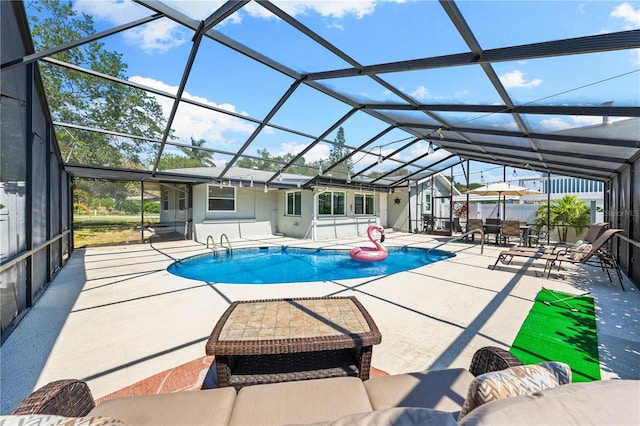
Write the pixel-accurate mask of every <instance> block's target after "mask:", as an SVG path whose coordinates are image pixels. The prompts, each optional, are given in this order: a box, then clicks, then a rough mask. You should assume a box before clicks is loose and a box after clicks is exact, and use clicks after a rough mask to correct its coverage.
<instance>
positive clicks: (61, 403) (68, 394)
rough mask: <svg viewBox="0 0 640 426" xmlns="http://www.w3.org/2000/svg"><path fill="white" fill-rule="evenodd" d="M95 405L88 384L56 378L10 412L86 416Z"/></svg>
mask: <svg viewBox="0 0 640 426" xmlns="http://www.w3.org/2000/svg"><path fill="white" fill-rule="evenodd" d="M93 407H95V402H94V401H93V396H92V395H91V391H90V390H89V386H87V384H86V383H85V382H82V381H80V380H71V379H69V380H57V381H55V382H51V383H48V384H46V385H44V386H43V387H41V388H40V389H38V390H36V391H34V392H33V393H32V394H31V395H29V396H28V397H27V398H26V399H25V400H24V401H22V402H21V403H20V405H18V407H17V408H16V409H15V410H13V413H11V414H18V415H20V414H51V415H58V416H66V417H82V416H86V415H87V414H88V413H89V411H91V410H92V409H93Z"/></svg>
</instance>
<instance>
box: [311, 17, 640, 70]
mask: <svg viewBox="0 0 640 426" xmlns="http://www.w3.org/2000/svg"><path fill="white" fill-rule="evenodd" d="M639 40H640V30H630V31H620V32H615V33H608V34H598V35H593V36H586V37H577V38H569V39H563V40H554V41H547V42H542V43H531V44H523V45H519V46H510V47H504V48H499V49H488V50H484V51H482V53H481V55H480V56H478V55H477V54H474V53H473V52H467V53H457V54H453V55H444V56H436V57H431V58H422V59H413V60H408V61H398V62H389V63H386V64H379V65H370V66H365V67H362V68H361V69H357V68H344V69H339V70H333V71H323V72H316V73H310V74H308V79H309V80H310V81H317V80H324V79H331V78H340V77H354V76H358V75H369V74H385V73H392V72H404V71H415V70H427V69H433V68H444V67H456V66H464V65H478V64H482V63H495V62H507V61H522V60H527V59H541V58H549V57H553V56H568V55H577V54H585V53H597V52H607V51H614V50H624V49H633V48H638V47H640V41H639Z"/></svg>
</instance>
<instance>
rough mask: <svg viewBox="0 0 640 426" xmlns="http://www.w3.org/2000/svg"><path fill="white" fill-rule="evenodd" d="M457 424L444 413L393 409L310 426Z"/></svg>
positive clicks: (448, 425) (451, 416) (413, 408)
mask: <svg viewBox="0 0 640 426" xmlns="http://www.w3.org/2000/svg"><path fill="white" fill-rule="evenodd" d="M457 424H458V423H457V422H456V419H455V418H454V417H453V415H452V414H451V413H447V412H446V411H439V410H431V409H429V408H418V407H394V408H387V409H386V410H379V411H374V412H372V413H359V414H351V415H349V416H344V417H341V418H339V419H338V420H336V421H333V422H322V423H314V424H313V425H310V426H352V425H355V426H357V425H362V426H369V425H403V426H457Z"/></svg>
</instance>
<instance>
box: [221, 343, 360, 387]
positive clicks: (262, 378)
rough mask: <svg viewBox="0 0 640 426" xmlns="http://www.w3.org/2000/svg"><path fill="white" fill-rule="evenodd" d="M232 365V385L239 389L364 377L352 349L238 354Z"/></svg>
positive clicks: (230, 383)
mask: <svg viewBox="0 0 640 426" xmlns="http://www.w3.org/2000/svg"><path fill="white" fill-rule="evenodd" d="M230 365H233V367H232V369H231V372H230V373H231V374H230V376H229V385H230V386H233V387H235V388H236V389H240V388H242V387H243V386H249V385H258V384H263V383H278V382H291V381H296V380H310V379H323V378H329V377H345V376H353V377H359V376H360V370H359V368H358V365H359V361H358V359H356V357H355V354H354V352H353V351H352V350H349V349H342V350H335V351H319V352H298V353H294V354H274V355H253V356H246V355H242V356H234V357H233V361H231V362H230Z"/></svg>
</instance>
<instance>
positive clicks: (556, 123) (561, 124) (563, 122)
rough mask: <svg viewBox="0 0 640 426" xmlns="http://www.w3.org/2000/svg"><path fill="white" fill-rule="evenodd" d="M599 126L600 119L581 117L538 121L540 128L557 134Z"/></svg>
mask: <svg viewBox="0 0 640 426" xmlns="http://www.w3.org/2000/svg"><path fill="white" fill-rule="evenodd" d="M609 121H610V122H612V121H616V120H615V119H610V120H609ZM599 124H602V117H599V116H596V117H594V116H581V115H572V116H570V117H568V118H567V119H562V118H557V117H556V118H549V119H546V120H541V121H540V126H542V129H543V130H544V131H548V132H557V131H560V130H567V129H576V128H580V127H588V126H596V125H599Z"/></svg>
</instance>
